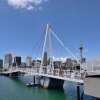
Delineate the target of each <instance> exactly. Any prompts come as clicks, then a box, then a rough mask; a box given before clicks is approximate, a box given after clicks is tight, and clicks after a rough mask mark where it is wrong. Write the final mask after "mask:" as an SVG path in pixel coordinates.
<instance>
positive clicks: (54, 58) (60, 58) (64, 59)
mask: <svg viewBox="0 0 100 100" xmlns="http://www.w3.org/2000/svg"><path fill="white" fill-rule="evenodd" d="M67 58H70V57H53V61H62V62H65V61H66V59H67Z"/></svg>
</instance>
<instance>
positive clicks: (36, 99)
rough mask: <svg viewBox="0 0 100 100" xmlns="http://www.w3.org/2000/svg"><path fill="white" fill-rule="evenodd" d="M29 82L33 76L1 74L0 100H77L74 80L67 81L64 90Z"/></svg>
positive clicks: (90, 98)
mask: <svg viewBox="0 0 100 100" xmlns="http://www.w3.org/2000/svg"><path fill="white" fill-rule="evenodd" d="M28 82H32V77H21V78H18V79H17V78H16V79H14V78H8V77H4V76H0V100H77V99H76V85H75V83H73V82H67V81H66V82H65V83H64V90H48V89H43V88H40V87H31V88H29V87H27V86H26V83H28ZM81 91H83V87H81ZM84 100H95V98H93V97H89V96H84Z"/></svg>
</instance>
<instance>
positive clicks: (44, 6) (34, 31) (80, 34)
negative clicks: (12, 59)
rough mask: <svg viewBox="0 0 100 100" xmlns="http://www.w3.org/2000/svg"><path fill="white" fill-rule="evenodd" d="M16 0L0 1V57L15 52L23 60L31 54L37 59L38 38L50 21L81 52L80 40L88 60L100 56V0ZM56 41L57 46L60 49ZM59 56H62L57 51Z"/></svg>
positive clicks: (56, 31) (40, 52)
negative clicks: (30, 0)
mask: <svg viewBox="0 0 100 100" xmlns="http://www.w3.org/2000/svg"><path fill="white" fill-rule="evenodd" d="M14 1H15V2H14ZM16 1H17V0H2V1H0V46H1V47H0V58H2V59H3V58H4V54H6V53H15V54H16V55H20V56H21V57H22V58H23V59H25V58H26V57H27V56H28V55H30V56H32V57H33V58H34V57H35V54H36V48H37V44H36V43H37V40H39V38H40V36H41V34H42V33H43V32H44V29H45V27H46V24H47V23H50V24H51V28H52V30H53V31H54V32H55V33H60V34H61V35H62V37H63V38H64V40H65V41H68V42H69V43H70V44H71V45H72V46H73V47H74V48H75V49H76V50H77V51H78V52H79V46H80V40H81V41H82V42H83V46H84V54H83V55H84V57H86V58H87V59H91V58H95V57H98V56H100V47H99V41H100V40H99V37H100V29H99V25H100V12H99V10H100V6H99V4H100V1H94V0H88V1H87V0H84V1H80V0H76V1H74V0H63V1H61V0H59V1H58V0H54V1H52V0H32V2H29V0H26V1H25V2H20V1H23V0H18V1H19V2H16ZM27 2H28V3H29V5H27ZM24 4H25V5H24ZM55 5H56V6H55ZM56 44H57V43H55V48H58V47H57V46H56ZM64 52H65V51H64ZM41 55H42V49H41V50H40V51H39V57H41ZM59 56H61V55H59V52H58V57H59ZM68 56H69V55H68ZM65 57H67V55H65Z"/></svg>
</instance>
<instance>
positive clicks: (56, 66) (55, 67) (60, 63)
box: [53, 61, 62, 69]
mask: <svg viewBox="0 0 100 100" xmlns="http://www.w3.org/2000/svg"><path fill="white" fill-rule="evenodd" d="M53 63H54V69H59V68H61V66H62V61H54V62H53Z"/></svg>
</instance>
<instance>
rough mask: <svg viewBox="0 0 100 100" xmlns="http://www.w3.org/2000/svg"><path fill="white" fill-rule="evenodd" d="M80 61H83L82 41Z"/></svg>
mask: <svg viewBox="0 0 100 100" xmlns="http://www.w3.org/2000/svg"><path fill="white" fill-rule="evenodd" d="M79 49H80V62H81V63H82V62H83V44H82V42H81V43H80V48H79Z"/></svg>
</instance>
